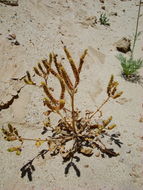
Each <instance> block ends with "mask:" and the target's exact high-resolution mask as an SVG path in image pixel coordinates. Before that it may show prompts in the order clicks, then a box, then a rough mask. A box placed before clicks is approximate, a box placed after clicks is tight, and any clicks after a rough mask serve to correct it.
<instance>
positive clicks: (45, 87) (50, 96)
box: [41, 82, 58, 104]
mask: <svg viewBox="0 0 143 190" xmlns="http://www.w3.org/2000/svg"><path fill="white" fill-rule="evenodd" d="M41 86H42V87H43V89H44V92H45V94H46V95H47V96H48V98H49V99H50V100H51V101H52V103H53V104H57V103H58V101H57V100H56V99H55V98H54V97H53V95H52V94H51V92H50V90H49V88H48V86H47V85H46V83H45V82H41Z"/></svg>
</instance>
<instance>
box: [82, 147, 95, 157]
mask: <svg viewBox="0 0 143 190" xmlns="http://www.w3.org/2000/svg"><path fill="white" fill-rule="evenodd" d="M80 153H82V154H84V155H86V156H91V155H92V154H93V150H92V148H86V147H84V148H83V147H82V148H81V149H80Z"/></svg>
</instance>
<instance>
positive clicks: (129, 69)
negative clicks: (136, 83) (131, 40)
mask: <svg viewBox="0 0 143 190" xmlns="http://www.w3.org/2000/svg"><path fill="white" fill-rule="evenodd" d="M117 58H118V60H119V61H120V63H121V66H122V69H123V75H125V76H126V77H127V78H129V77H130V76H131V75H132V74H134V73H135V72H136V71H137V70H138V69H140V68H141V67H142V64H143V60H141V59H138V60H135V59H133V58H131V57H130V58H126V57H125V56H123V55H122V54H119V55H118V56H117Z"/></svg>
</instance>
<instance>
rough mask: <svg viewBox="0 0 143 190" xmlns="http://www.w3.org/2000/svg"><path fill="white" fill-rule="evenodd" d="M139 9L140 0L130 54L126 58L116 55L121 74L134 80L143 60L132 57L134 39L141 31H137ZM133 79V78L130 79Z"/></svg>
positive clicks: (135, 39)
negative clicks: (121, 70)
mask: <svg viewBox="0 0 143 190" xmlns="http://www.w3.org/2000/svg"><path fill="white" fill-rule="evenodd" d="M140 9H141V0H139V9H138V15H137V22H136V29H135V34H134V39H133V45H132V48H131V55H130V57H129V58H126V57H125V56H123V55H122V54H119V55H118V56H117V59H118V60H119V61H120V63H121V66H122V69H123V72H122V74H123V76H124V77H125V79H127V80H131V81H134V79H135V80H136V79H139V77H138V76H137V77H136V71H137V70H138V69H140V68H141V67H142V65H143V60H142V59H137V60H136V59H134V49H135V45H136V41H137V39H138V37H139V35H140V34H141V32H138V25H139V18H140ZM132 79H133V80H132Z"/></svg>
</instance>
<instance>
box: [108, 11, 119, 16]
mask: <svg viewBox="0 0 143 190" xmlns="http://www.w3.org/2000/svg"><path fill="white" fill-rule="evenodd" d="M109 15H110V16H118V14H117V12H111V13H110V14H109Z"/></svg>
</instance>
